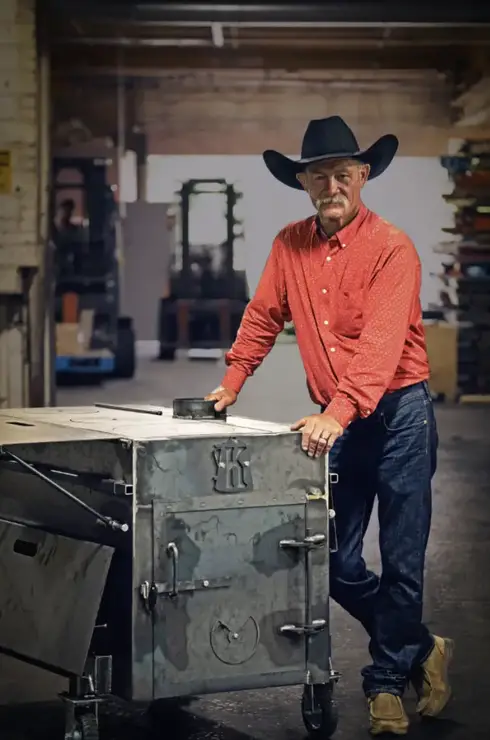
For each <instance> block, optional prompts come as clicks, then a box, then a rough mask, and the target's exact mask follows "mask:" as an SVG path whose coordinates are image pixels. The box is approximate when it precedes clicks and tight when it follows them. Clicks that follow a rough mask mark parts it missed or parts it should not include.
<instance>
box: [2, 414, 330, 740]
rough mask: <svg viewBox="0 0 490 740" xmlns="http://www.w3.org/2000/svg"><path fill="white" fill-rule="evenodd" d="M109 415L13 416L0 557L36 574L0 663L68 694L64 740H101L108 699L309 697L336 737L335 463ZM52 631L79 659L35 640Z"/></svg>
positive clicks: (231, 430) (309, 705) (174, 424)
mask: <svg viewBox="0 0 490 740" xmlns="http://www.w3.org/2000/svg"><path fill="white" fill-rule="evenodd" d="M101 406H104V405H99V408H84V409H22V410H15V411H7V412H5V413H4V414H0V439H1V440H2V442H3V446H2V447H1V452H2V454H1V457H0V518H1V519H2V520H3V522H4V524H3V526H4V527H5V530H6V532H7V534H8V537H6V538H3V539H2V543H7V545H5V544H1V543H0V550H2V552H0V556H1V557H2V558H4V560H5V562H6V563H7V565H8V566H9V568H11V572H12V574H13V575H17V576H20V575H22V574H25V576H24V578H23V580H21V581H19V583H20V585H19V586H18V587H17V586H15V587H14V586H12V589H11V592H10V593H8V594H6V598H7V600H8V599H10V602H9V603H10V604H14V607H15V603H16V599H17V597H18V596H19V595H21V596H22V603H23V605H24V606H25V605H27V606H26V609H27V612H28V616H29V619H28V620H27V621H25V622H23V621H22V618H19V615H18V611H17V612H16V609H15V608H12V607H9V608H7V609H6V610H5V611H2V609H1V608H0V649H2V650H8V651H9V653H11V654H13V655H15V656H16V657H18V658H19V659H21V660H26V661H28V662H36V663H37V664H38V665H41V666H44V667H46V668H48V669H50V670H53V671H54V672H57V673H60V674H62V675H66V676H67V677H68V678H69V689H68V691H67V692H65V693H64V694H63V695H62V697H61V698H62V699H63V701H64V703H65V705H66V728H65V740H96V738H97V737H98V713H99V707H100V704H101V703H102V702H103V701H105V700H106V699H107V698H108V697H109V696H110V695H111V694H112V695H114V696H116V697H118V698H121V699H123V700H125V701H129V702H131V701H137V702H148V703H151V702H152V701H154V700H159V699H180V698H183V699H185V698H189V697H193V696H199V695H204V694H206V693H217V692H221V691H223V692H225V691H233V690H242V689H254V688H272V687H274V686H276V687H278V686H292V685H298V684H299V685H301V684H303V685H304V690H303V696H302V702H301V711H302V716H303V720H304V723H305V726H306V728H307V730H308V732H309V733H310V735H311V736H312V737H315V738H320V737H321V738H328V737H330V736H331V735H332V734H333V733H334V731H335V729H336V726H337V720H338V718H337V707H336V703H335V700H334V685H335V683H336V682H337V680H338V678H339V675H338V674H337V673H336V672H335V671H334V670H333V667H332V661H331V640H330V632H329V617H328V598H329V594H328V564H329V551H330V549H335V546H336V543H335V540H332V539H331V537H330V532H331V530H332V524H333V522H334V516H335V515H334V512H333V510H332V507H331V505H330V503H329V501H330V497H329V487H330V482H331V481H330V477H329V475H328V460H326V459H325V458H323V459H321V460H311V459H309V458H308V457H307V455H305V454H304V453H303V452H302V450H301V448H300V445H299V436H298V435H295V434H292V433H291V432H290V431H289V430H288V429H287V427H282V426H281V425H276V424H269V423H266V422H258V421H252V420H248V419H242V418H238V417H231V418H230V419H228V421H223V420H221V419H211V420H209V419H208V420H203V419H201V420H200V421H196V416H195V415H193V414H192V413H191V414H190V415H189V416H188V417H187V418H186V419H185V420H175V419H172V412H171V410H169V409H160V408H155V407H137V408H129V407H111V406H108V407H107V408H101ZM9 426H10V429H9ZM7 429H8V431H9V433H10V439H11V441H10V442H9V444H5V440H6V439H7V434H6V431H7ZM21 473H25V475H23V476H22V475H21ZM13 481H15V484H14V486H13V487H12V483H13ZM9 543H10V544H9ZM12 543H14V545H13V546H12ZM19 543H21V544H20V545H19ZM22 543H23V544H22ZM19 547H20V549H19ZM16 548H17V549H16ZM63 553H64V554H63ZM48 555H49V557H48ZM39 579H43V582H44V583H46V584H48V586H49V588H48V589H47V590H45V591H44V594H45V596H44V602H43V607H42V609H40V606H39V603H38V602H39V599H38V598H37V596H38V592H36V584H38V583H39ZM15 582H16V583H17V579H16V581H15ZM33 588H34V592H35V593H34V596H33V597H32V598H31V597H29V594H30V593H31V591H32V589H33ZM61 588H63V589H65V593H66V602H63V603H62V604H61V605H60V599H59V592H60V589H61ZM29 589H31V591H29ZM75 602H76V603H78V604H79V605H80V604H81V605H82V606H83V609H84V618H83V620H82V619H81V617H78V619H77V618H76V615H77V614H78V612H77V611H76V609H75V607H76V603H75ZM2 606H4V605H3V604H0V607H2ZM47 619H48V620H49V624H50V626H51V627H52V634H53V635H54V636H56V635H58V636H59V638H60V640H61V636H64V639H65V641H66V640H67V635H70V645H71V644H72V641H71V639H72V638H74V642H73V648H71V649H69V650H61V649H60V642H59V641H58V640H56V639H55V637H52V639H50V640H47V641H46V644H41V645H40V644H39V641H38V640H37V641H34V642H33V640H32V638H31V639H29V631H28V629H29V626H30V625H32V623H33V621H34V623H36V625H38V627H39V630H41V627H42V625H43V624H46V620H47ZM43 620H44V621H43ZM31 633H32V629H31ZM63 645H64V643H63Z"/></svg>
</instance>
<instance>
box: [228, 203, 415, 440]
mask: <svg viewBox="0 0 490 740" xmlns="http://www.w3.org/2000/svg"><path fill="white" fill-rule="evenodd" d="M420 284H421V266H420V260H419V257H418V254H417V252H416V250H415V247H414V245H413V243H412V241H411V240H410V239H409V237H408V236H407V235H406V234H404V233H403V231H400V229H397V228H396V227H395V226H393V225H392V224H390V223H388V222H387V221H385V220H383V219H382V218H380V217H379V216H377V215H376V214H375V213H373V212H372V211H369V210H368V209H367V208H366V207H365V206H362V207H361V209H360V210H359V212H358V214H357V216H356V217H355V218H354V219H353V221H351V223H350V224H348V225H347V226H346V227H345V228H344V229H342V230H341V231H339V232H338V233H337V234H335V236H334V237H332V238H331V239H328V238H327V237H325V236H323V235H322V233H321V231H320V230H319V229H318V225H317V221H316V219H315V217H311V218H307V219H305V220H304V221H298V222H297V223H293V224H290V225H289V226H286V228H284V229H283V230H282V231H281V232H280V233H279V234H278V236H277V237H276V239H275V240H274V243H273V246H272V250H271V253H270V255H269V257H268V260H267V263H266V265H265V268H264V271H263V273H262V276H261V279H260V281H259V285H258V287H257V290H256V292H255V295H254V297H253V298H252V300H251V301H250V303H249V304H248V306H247V309H246V311H245V314H244V316H243V320H242V323H241V326H240V329H239V331H238V334H237V337H236V340H235V342H234V344H233V346H232V348H231V350H230V351H229V352H228V353H227V355H226V358H225V359H226V364H227V365H228V369H227V372H226V374H225V377H224V378H223V382H222V384H223V386H224V387H226V388H230V389H232V390H234V391H236V392H239V391H240V390H241V388H242V386H243V384H244V382H245V380H246V379H247V378H248V377H249V376H251V375H252V374H253V372H254V371H255V370H256V368H257V367H258V366H259V365H260V363H261V362H262V361H263V359H264V358H265V357H266V355H267V354H268V353H269V352H270V350H271V349H272V347H273V345H274V342H275V339H276V337H277V335H278V334H279V333H280V332H281V331H282V329H283V328H284V323H285V322H286V321H291V320H292V321H293V323H294V326H295V330H296V338H297V342H298V347H299V351H300V353H301V357H302V360H303V364H304V367H305V371H306V377H307V383H308V388H309V391H310V395H311V398H312V400H313V401H314V402H315V403H317V404H319V405H321V406H326V407H327V408H326V413H328V414H330V415H331V416H333V417H334V418H335V419H336V420H337V421H338V422H339V423H340V424H341V426H342V427H344V428H345V427H346V426H347V425H348V424H350V423H351V422H352V421H353V420H354V419H355V418H356V417H358V416H360V417H367V416H369V415H370V414H371V413H372V412H373V411H374V410H375V408H376V406H377V404H378V402H379V400H380V399H381V397H382V396H383V395H384V394H385V393H386V392H387V391H393V390H397V389H399V388H402V387H404V386H408V385H412V384H414V383H417V382H419V381H421V380H426V379H427V378H428V377H429V365H428V361H427V351H426V346H425V335H424V328H423V325H422V309H421V304H420V298H419V294H420Z"/></svg>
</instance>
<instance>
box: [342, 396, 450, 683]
mask: <svg viewBox="0 0 490 740" xmlns="http://www.w3.org/2000/svg"><path fill="white" fill-rule="evenodd" d="M437 445H438V436H437V427H436V421H435V416H434V410H433V407H432V400H431V396H430V393H429V389H428V386H427V383H425V382H423V383H417V384H416V385H412V386H409V387H408V388H403V389H401V390H398V391H394V392H393V393H387V394H385V395H384V396H383V398H382V399H381V401H380V403H379V404H378V407H377V409H376V411H375V412H374V413H373V414H372V415H371V416H369V417H368V418H367V419H358V420H356V421H355V422H353V423H352V424H351V425H350V426H349V427H348V428H347V430H346V431H345V433H344V434H343V435H342V437H341V438H340V439H339V440H337V442H336V443H335V444H334V446H333V448H332V450H331V453H330V471H331V472H332V473H338V476H339V480H338V483H336V484H334V485H333V501H334V507H335V510H336V518H335V522H336V527H337V539H338V551H337V552H336V553H332V557H331V566H330V591H331V596H332V598H333V599H334V600H335V601H336V602H338V603H339V604H340V605H341V606H342V607H343V608H344V609H346V610H347V611H348V612H349V613H350V614H351V615H352V616H353V617H355V618H356V619H358V620H359V621H360V622H361V624H362V625H363V626H364V627H365V629H366V630H367V633H368V635H369V637H370V643H369V651H370V654H371V658H372V664H371V665H369V666H367V667H366V668H364V669H363V671H362V676H363V689H364V692H365V694H366V696H373V695H375V694H378V693H380V692H388V693H391V694H396V695H399V696H401V695H402V694H403V692H404V690H405V688H406V686H407V683H408V682H409V680H410V676H411V674H412V673H413V672H415V671H416V670H417V668H419V667H420V664H421V663H422V662H424V660H425V659H426V658H427V656H428V655H429V653H430V652H431V650H432V648H433V645H434V641H433V637H432V636H431V634H430V633H429V631H428V629H427V627H426V626H425V625H424V624H423V623H422V603H423V585H424V562H425V551H426V547H427V540H428V537H429V530H430V523H431V512H432V493H431V479H432V476H433V475H434V472H435V469H436V457H437ZM376 495H377V497H378V514H379V529H380V535H379V545H380V551H381V564H382V574H381V576H380V577H379V576H377V575H376V574H375V573H373V572H372V571H370V570H368V569H367V567H366V563H365V561H364V559H363V557H362V544H363V538H364V535H365V532H366V529H367V526H368V523H369V519H370V517H371V512H372V508H373V504H374V499H375V496H376Z"/></svg>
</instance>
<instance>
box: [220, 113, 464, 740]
mask: <svg viewBox="0 0 490 740" xmlns="http://www.w3.org/2000/svg"><path fill="white" fill-rule="evenodd" d="M397 148H398V141H397V139H396V137H394V136H392V135H386V136H383V137H382V138H381V139H379V140H378V141H377V142H376V143H375V144H374V145H373V146H371V147H370V148H369V149H367V150H366V151H360V149H359V146H358V143H357V141H356V138H355V136H354V134H353V133H352V131H351V130H350V128H349V127H348V126H347V124H346V123H345V122H344V121H343V120H342V119H341V118H339V117H338V116H332V117H330V118H326V119H321V120H316V121H311V122H310V124H309V125H308V128H307V131H306V134H305V137H304V139H303V146H302V155H301V159H300V160H299V161H292V160H290V159H288V158H287V157H285V156H283V155H282V154H280V153H278V152H275V151H267V152H265V153H264V160H265V164H266V166H267V167H268V169H269V170H270V172H271V173H272V174H273V175H274V176H275V177H276V178H277V179H278V180H280V181H281V182H282V183H283V184H285V185H287V186H289V187H293V188H297V189H304V190H305V191H306V192H307V194H308V195H309V196H310V198H311V201H312V203H313V205H314V207H315V209H316V212H317V213H316V216H314V217H311V218H308V219H306V220H304V221H300V222H297V223H293V224H290V225H289V226H286V228H284V229H283V230H282V231H281V232H280V233H279V235H278V236H277V237H276V239H275V241H274V244H273V247H272V251H271V253H270V255H269V258H268V260H267V264H266V266H265V268H264V271H263V274H262V277H261V279H260V282H259V285H258V288H257V291H256V293H255V296H254V298H253V299H252V300H251V301H250V303H249V305H248V307H247V310H246V312H245V315H244V317H243V321H242V323H241V326H240V330H239V332H238V335H237V338H236V341H235V343H234V344H233V347H232V348H231V350H230V352H229V353H228V354H227V356H226V363H227V365H228V370H227V372H226V374H225V377H224V379H223V382H222V385H221V386H220V387H219V388H217V389H216V390H215V391H213V393H211V394H210V395H209V396H208V399H213V400H216V401H217V403H216V408H217V409H218V410H220V409H224V408H226V407H227V406H231V405H232V404H233V403H235V401H236V399H237V395H238V393H239V392H240V390H241V388H242V386H243V384H244V382H245V380H246V379H247V378H248V377H249V376H251V375H252V374H253V372H254V371H255V370H256V368H257V367H258V366H259V365H260V363H261V362H262V361H263V360H264V358H265V357H266V356H267V354H268V353H269V352H270V350H271V349H272V346H273V344H274V342H275V339H276V337H277V335H278V334H279V333H280V332H281V330H282V329H283V327H284V323H285V322H286V321H291V320H292V321H293V322H294V326H295V329H296V336H297V341H298V347H299V350H300V353H301V356H302V359H303V363H304V366H305V371H306V376H307V382H308V388H309V391H310V394H311V397H312V399H313V400H314V402H315V403H317V404H318V405H319V406H320V407H321V413H317V414H313V415H311V416H306V417H304V418H303V419H300V420H299V421H297V422H296V423H295V424H293V426H292V429H293V430H298V431H299V430H301V432H302V446H303V449H304V450H305V452H307V453H308V454H309V455H310V456H312V457H317V456H319V455H322V454H325V453H326V452H327V451H330V450H331V453H330V467H331V470H332V471H333V472H336V473H338V476H339V482H338V484H337V485H336V486H335V487H334V489H335V490H334V507H335V509H336V512H337V516H336V524H337V535H338V541H339V542H338V544H339V549H338V552H337V553H335V554H333V555H332V559H331V584H330V588H331V594H332V597H333V598H334V599H335V600H336V601H337V602H338V603H339V604H340V605H341V606H342V607H344V609H346V610H347V611H348V612H349V613H350V614H351V615H352V616H354V617H356V618H357V619H358V620H359V621H360V622H361V623H362V624H363V626H364V627H365V629H366V631H367V633H368V635H369V637H370V643H369V648H370V653H371V658H372V664H371V665H369V666H367V667H366V668H364V669H363V671H362V675H363V688H364V692H365V694H366V697H367V699H368V705H369V712H370V728H371V732H372V734H374V735H379V734H382V733H393V734H398V735H404V734H406V733H407V731H408V725H409V722H408V718H407V715H406V713H405V710H404V708H403V704H402V697H403V694H404V691H405V689H406V687H407V685H408V683H409V682H410V681H411V682H412V683H413V685H414V687H415V688H416V691H417V694H418V699H419V702H418V705H417V709H418V712H419V713H420V715H422V716H431V717H434V716H436V715H437V714H439V713H440V712H441V710H442V709H443V708H444V706H445V705H446V704H447V701H448V700H449V697H450V694H451V689H450V686H449V683H448V678H447V672H448V666H449V663H450V659H451V655H452V642H451V641H450V640H446V639H443V638H440V637H435V636H433V635H431V634H430V633H429V631H428V629H427V628H426V627H425V625H424V624H423V623H422V601H423V576H424V560H425V551H426V545H427V540H428V536H429V529H430V520H431V479H432V476H433V474H434V472H435V467H436V451H437V444H438V439H437V429H436V422H435V418H434V412H433V408H432V401H431V397H430V393H429V390H428V386H427V379H428V377H429V368H428V362H427V353H426V347H425V339H424V331H423V326H422V313H421V305H420V299H419V292H420V282H421V276H420V272H421V270H420V261H419V258H418V255H417V252H416V250H415V248H414V245H413V244H412V242H411V241H410V239H409V238H408V236H407V235H406V234H404V233H403V232H402V231H400V230H399V229H397V228H395V227H394V226H392V225H391V224H390V223H388V222H386V221H384V220H383V219H381V218H380V217H379V216H377V215H376V214H374V213H372V212H371V211H369V210H368V209H367V208H366V206H364V205H363V203H362V201H361V190H362V188H363V186H364V184H365V183H366V181H367V180H368V179H373V178H375V177H378V176H379V175H381V174H382V173H383V172H384V170H385V169H386V168H387V167H388V165H389V164H390V162H391V161H392V159H393V157H394V156H395V154H396V151H397ZM376 495H377V497H378V511H379V525H380V550H381V562H382V575H381V577H378V576H377V575H375V574H374V573H372V572H371V571H369V570H368V569H367V568H366V564H365V562H364V560H363V557H362V542H363V537H364V534H365V532H366V529H367V526H368V522H369V519H370V515H371V511H372V508H373V503H374V499H375V496H376Z"/></svg>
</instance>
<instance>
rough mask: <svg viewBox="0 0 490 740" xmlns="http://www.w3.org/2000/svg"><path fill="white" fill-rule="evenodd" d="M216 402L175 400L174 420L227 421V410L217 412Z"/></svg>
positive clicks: (199, 399)
mask: <svg viewBox="0 0 490 740" xmlns="http://www.w3.org/2000/svg"><path fill="white" fill-rule="evenodd" d="M215 403H216V401H206V400H205V399H204V398H174V401H173V414H172V415H173V418H174V419H193V420H195V421H210V420H211V421H215V420H218V421H226V409H225V410H224V411H216V409H215V408H214V405H215Z"/></svg>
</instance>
